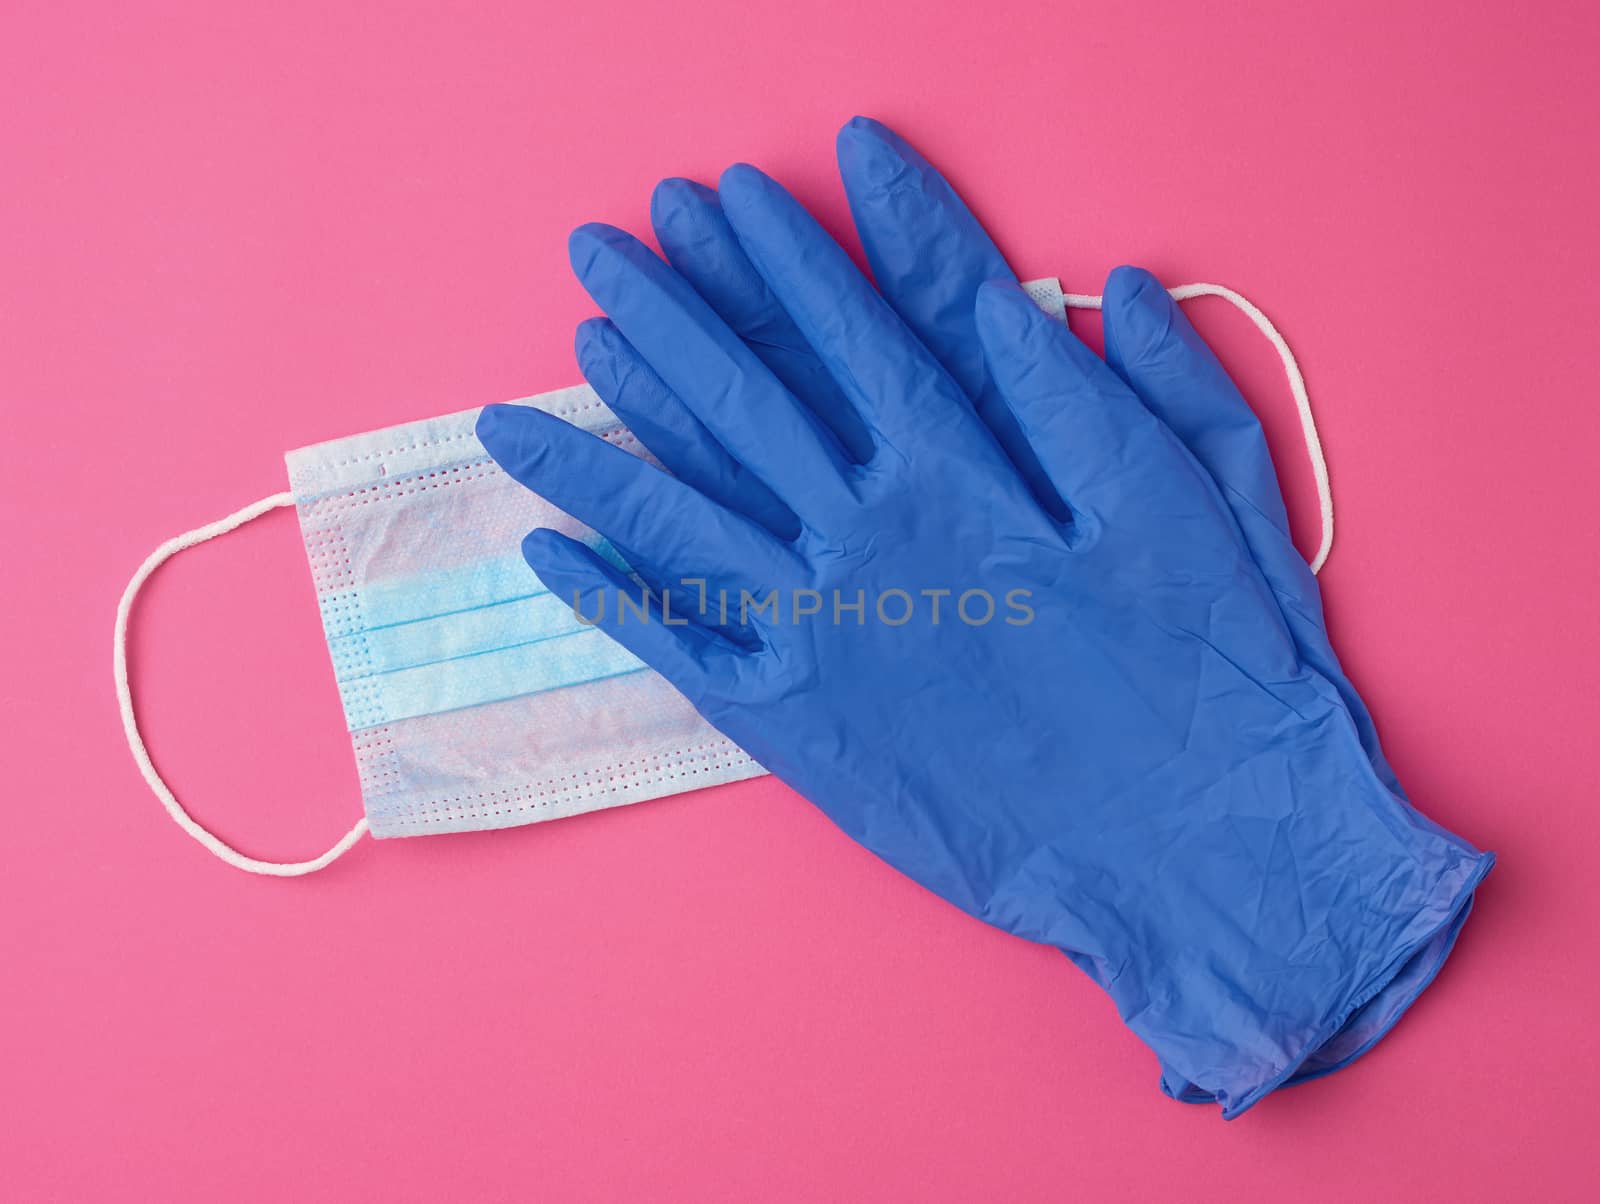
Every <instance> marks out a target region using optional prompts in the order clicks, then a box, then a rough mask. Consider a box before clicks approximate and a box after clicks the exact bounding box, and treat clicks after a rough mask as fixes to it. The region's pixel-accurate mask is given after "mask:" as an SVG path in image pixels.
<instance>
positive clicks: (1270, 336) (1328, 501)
mask: <svg viewBox="0 0 1600 1204" xmlns="http://www.w3.org/2000/svg"><path fill="white" fill-rule="evenodd" d="M1167 292H1168V293H1170V294H1171V295H1172V299H1173V300H1174V301H1188V300H1191V299H1192V298H1195V297H1221V298H1222V299H1223V300H1224V301H1226V302H1228V303H1229V304H1231V305H1232V306H1234V308H1236V309H1238V310H1239V311H1240V312H1241V313H1242V314H1244V316H1245V317H1247V318H1249V319H1250V321H1252V322H1254V323H1255V327H1256V329H1257V330H1259V331H1260V332H1261V333H1262V334H1263V335H1265V336H1266V338H1267V341H1268V342H1269V343H1271V344H1272V346H1273V348H1274V349H1275V350H1276V351H1277V353H1278V358H1279V359H1280V360H1282V361H1283V374H1284V375H1285V376H1287V377H1288V378H1289V392H1290V393H1292V394H1293V395H1294V406H1295V410H1296V412H1297V413H1298V414H1299V416H1300V434H1301V437H1302V438H1304V439H1305V444H1306V455H1307V456H1309V457H1310V459H1311V475H1312V476H1313V477H1314V478H1315V480H1316V483H1317V509H1318V511H1319V513H1320V514H1321V517H1322V542H1321V543H1320V544H1318V545H1317V554H1316V555H1315V556H1313V557H1312V558H1311V561H1310V563H1311V571H1312V572H1313V573H1318V572H1321V571H1322V566H1323V565H1324V564H1326V563H1327V562H1328V553H1329V552H1331V551H1333V490H1332V488H1331V487H1330V486H1329V484H1328V461H1327V460H1326V458H1324V456H1323V454H1322V439H1321V437H1320V436H1319V435H1318V434H1317V420H1316V418H1315V417H1314V416H1313V415H1312V413H1311V397H1310V395H1309V394H1308V393H1307V392H1306V381H1305V377H1303V376H1301V375H1300V365H1299V364H1298V363H1297V362H1296V361H1295V358H1294V352H1292V351H1290V350H1289V344H1288V343H1287V342H1285V341H1284V337H1283V336H1282V335H1281V334H1279V333H1278V328H1277V327H1276V326H1274V325H1273V324H1272V320H1271V319H1270V318H1268V317H1267V315H1266V314H1264V313H1262V312H1261V310H1259V309H1258V308H1256V306H1255V305H1254V303H1252V302H1251V301H1250V300H1249V299H1248V298H1247V297H1244V296H1242V295H1241V294H1239V293H1236V292H1234V291H1233V290H1232V289H1231V288H1228V287H1226V286H1225V285H1221V284H1180V285H1179V286H1178V287H1177V288H1170V289H1168V290H1167ZM1062 299H1063V300H1064V301H1065V302H1066V306H1067V308H1068V309H1099V308H1100V303H1101V300H1102V298H1101V297H1099V296H1096V295H1095V294H1093V293H1066V294H1064V295H1063V298H1062Z"/></svg>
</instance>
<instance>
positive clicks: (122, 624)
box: [111, 493, 367, 878]
mask: <svg viewBox="0 0 1600 1204" xmlns="http://www.w3.org/2000/svg"><path fill="white" fill-rule="evenodd" d="M292 505H294V494H292V493H275V494H273V495H272V496H271V497H264V498H262V499H261V500H260V501H259V502H251V503H250V505H248V506H246V507H245V508H244V509H243V510H236V511H234V512H233V513H232V514H230V515H228V517H227V518H221V519H218V520H217V521H216V522H214V523H207V524H206V525H205V526H203V527H196V528H195V529H194V530H193V531H185V532H184V533H183V534H182V535H179V536H177V537H175V538H173V539H169V540H167V542H166V543H164V544H162V545H161V546H160V547H159V548H157V549H156V550H155V551H154V552H151V553H150V555H149V556H148V557H147V558H146V560H145V562H144V563H143V564H141V565H140V566H139V571H138V572H137V573H135V574H134V575H133V580H132V581H130V582H128V588H127V589H125V590H123V591H122V601H121V602H119V603H117V629H116V634H115V637H114V638H113V641H112V645H111V657H112V670H113V672H114V673H115V674H116V678H117V702H118V704H119V705H120V706H121V707H122V731H123V734H124V735H126V736H127V737H128V750H129V751H130V752H132V753H133V759H134V761H135V762H136V763H137V764H138V766H139V772H140V773H142V774H143V775H144V780H145V781H146V782H147V783H149V786H150V789H151V790H153V791H154V792H155V796H156V797H157V798H158V799H160V800H161V805H162V806H163V807H165V808H166V809H167V814H168V815H170V816H172V820H173V822H174V823H176V824H177V825H178V827H180V828H182V829H183V830H184V831H185V832H187V833H188V834H189V835H190V836H192V837H194V838H195V839H196V840H197V841H199V842H200V843H201V844H203V845H204V846H205V847H206V848H207V849H209V850H210V851H211V853H212V855H213V856H215V857H217V858H218V859H220V860H222V861H226V862H227V863H228V864H229V865H231V866H233V867H234V868H235V869H241V870H246V871H248V872H250V873H252V874H269V875H271V876H272V877H274V878H297V877H299V876H300V875H301V874H309V873H313V872H314V871H316V870H320V869H322V868H324V867H325V866H328V865H331V864H332V863H333V862H334V861H336V860H337V859H338V858H340V857H342V856H343V855H344V854H345V853H346V852H348V851H349V849H350V846H351V845H353V844H355V842H356V841H358V840H360V839H361V837H362V836H363V835H364V834H365V832H366V830H367V817H366V816H365V815H363V816H362V817H361V818H360V819H359V820H357V821H356V826H355V827H353V828H351V829H350V830H349V831H348V832H346V833H345V834H344V836H343V837H341V838H340V840H339V843H338V844H336V845H334V846H333V848H331V849H329V850H328V851H327V852H326V853H324V854H322V856H320V857H313V858H312V859H311V860H310V861H257V860H256V859H255V858H254V857H246V856H245V855H244V854H243V853H241V852H239V850H238V849H235V848H233V847H232V846H231V845H227V844H224V843H223V842H222V841H221V840H219V839H217V837H216V836H214V835H212V834H211V833H210V832H208V831H206V830H205V829H204V828H202V827H201V826H200V825H199V824H198V823H196V822H195V820H194V818H193V817H192V816H191V815H190V814H189V813H188V812H187V811H185V810H184V809H183V806H182V804H180V803H179V802H178V799H177V797H176V796H175V795H174V794H173V793H172V789H171V788H170V787H169V786H168V785H167V784H166V782H164V781H162V780H161V775H160V774H159V773H157V772H156V767H155V765H154V764H152V763H151V760H150V751H149V749H147V748H145V746H144V737H142V736H141V735H140V734H139V721H138V720H137V719H136V718H134V714H133V693H132V691H131V690H130V689H129V688H128V615H129V613H130V612H131V611H132V610H133V599H134V597H135V596H136V595H137V594H138V593H139V589H140V587H141V586H143V585H144V583H145V580H146V579H147V578H148V577H149V576H150V574H151V573H153V572H155V571H156V568H157V567H158V566H159V565H160V564H161V562H162V561H164V560H167V559H168V558H169V557H172V556H174V555H176V554H177V553H179V552H181V551H183V550H184V549H185V548H192V547H194V545H195V544H197V543H204V542H205V541H206V540H208V539H215V538H216V537H217V536H219V535H225V534H227V533H228V532H229V531H232V530H233V529H234V528H235V527H238V526H241V525H242V524H244V523H247V522H249V521H250V520H251V519H253V518H260V517H261V516H262V515H263V514H265V513H267V511H269V510H276V509H277V508H278V507H279V506H292Z"/></svg>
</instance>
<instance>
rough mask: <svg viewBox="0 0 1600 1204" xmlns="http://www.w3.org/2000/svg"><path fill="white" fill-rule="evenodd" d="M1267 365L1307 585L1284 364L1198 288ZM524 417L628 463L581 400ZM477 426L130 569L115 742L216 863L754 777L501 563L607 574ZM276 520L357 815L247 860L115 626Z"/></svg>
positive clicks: (298, 485) (523, 572) (1047, 284)
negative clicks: (553, 546) (204, 805)
mask: <svg viewBox="0 0 1600 1204" xmlns="http://www.w3.org/2000/svg"><path fill="white" fill-rule="evenodd" d="M1024 287H1025V288H1027V289H1028V291H1029V293H1030V294H1031V295H1032V296H1033V298H1034V300H1035V301H1036V302H1037V303H1038V304H1039V306H1040V308H1041V309H1043V310H1044V311H1045V312H1047V313H1051V314H1053V315H1054V316H1056V317H1058V318H1060V319H1062V320H1063V321H1064V320H1065V317H1066V314H1065V310H1066V309H1067V308H1083V309H1089V308H1099V304H1100V298H1099V297H1098V296H1093V295H1088V294H1063V293H1062V291H1061V287H1060V284H1059V282H1058V281H1056V280H1053V279H1050V280H1040V281H1034V282H1031V283H1029V284H1027V285H1025V286H1024ZM1172 293H1173V295H1174V296H1175V297H1177V298H1178V299H1180V300H1184V299H1187V298H1190V297H1196V296H1220V297H1223V298H1224V299H1226V300H1228V301H1230V302H1231V303H1233V304H1234V305H1235V306H1237V307H1238V308H1240V309H1241V310H1242V311H1243V312H1245V313H1246V314H1247V315H1248V316H1249V317H1250V318H1251V320H1252V321H1253V322H1254V323H1255V324H1256V326H1257V327H1258V328H1259V329H1260V330H1261V332H1262V333H1263V334H1264V335H1265V336H1266V337H1267V338H1268V339H1269V340H1270V341H1271V342H1272V343H1273V345H1274V347H1275V348H1276V349H1277V351H1278V353H1279V356H1280V357H1281V358H1282V360H1283V364H1284V368H1285V371H1286V373H1287V375H1288V378H1289V383H1290V388H1291V391H1292V392H1293V394H1294V397H1295V402H1296V406H1297V408H1298V410H1299V415H1300V420H1301V426H1302V429H1303V431H1304V434H1305V439H1306V445H1307V448H1308V451H1309V453H1310V456H1311V461H1312V468H1313V472H1314V474H1315V479H1316V485H1317V491H1318V497H1319V500H1320V502H1321V511H1322V524H1323V526H1322V542H1321V545H1320V547H1319V550H1318V553H1317V556H1316V557H1315V558H1314V560H1313V562H1312V568H1313V570H1316V569H1320V568H1321V566H1322V562H1323V561H1324V560H1326V558H1327V555H1328V551H1329V549H1330V547H1331V543H1332V535H1333V513H1332V503H1331V499H1330V495H1329V490H1328V480H1327V470H1326V467H1325V465H1324V462H1323V457H1322V451H1321V446H1320V444H1319V442H1318V438H1317V433H1316V426H1315V423H1314V421H1313V419H1312V416H1311V410H1310V404H1309V401H1308V400H1307V397H1306V391H1305V385H1304V382H1303V380H1302V379H1301V376H1300V372H1299V369H1298V367H1297V366H1296V364H1295V361H1294V357H1293V354H1292V353H1291V352H1290V351H1289V348H1288V346H1287V344H1286V343H1285V342H1284V341H1283V338H1282V336H1280V335H1279V334H1278V332H1277V330H1275V329H1274V328H1273V326H1272V324H1271V323H1270V322H1268V321H1267V319H1266V317H1265V315H1263V314H1262V313H1261V311H1260V310H1258V309H1256V308H1255V306H1253V305H1251V304H1250V302H1248V301H1246V300H1245V299H1244V298H1243V297H1241V296H1239V295H1238V294H1237V293H1234V292H1232V291H1231V290H1228V289H1224V288H1222V287H1221V286H1218V285H1206V284H1199V285H1185V286H1183V287H1181V288H1177V289H1173V290H1172ZM518 404H523V405H531V406H535V407H537V408H539V409H541V410H545V411H547V412H549V413H551V414H555V415H557V416H558V417H561V418H564V419H566V420H567V421H569V422H571V423H573V424H575V425H577V426H580V427H582V428H583V429H585V430H588V431H590V432H592V433H594V434H596V435H599V436H600V437H601V438H604V439H606V440H608V441H610V442H612V443H615V444H616V445H617V446H619V447H621V448H624V449H625V450H627V451H630V452H632V453H634V454H636V455H639V456H642V457H644V458H646V459H649V458H650V457H649V455H648V453H647V452H646V451H645V450H644V448H643V446H642V445H641V444H640V443H639V442H638V441H637V440H636V439H635V438H634V436H633V434H632V433H631V432H630V431H628V430H627V429H626V427H624V426H623V425H622V423H621V422H620V421H619V420H618V419H617V417H616V415H615V414H613V413H612V412H611V411H610V410H609V409H608V408H607V407H606V406H605V404H604V403H603V402H601V400H600V399H599V397H597V396H596V395H595V393H594V391H593V390H592V389H590V388H589V387H588V386H587V385H580V386H576V387H573V388H568V389H559V390H556V391H555V392H552V393H545V394H541V395H539V396H537V397H531V398H527V399H525V400H523V401H522V402H520V403H518ZM478 413H479V411H478V410H476V409H474V410H468V411H465V412H462V413H458V414H449V415H445V416H443V417H439V418H431V419H427V420H425V421H421V422H412V423H407V424H404V425H402V426H396V427H390V428H387V429H384V430H379V431H371V432H368V433H366V434H361V435H353V436H350V437H349V438H345V439H337V440H334V441H332V442H329V443H320V444H317V445H315V446H312V447H306V448H301V449H300V450H298V451H292V452H290V453H289V454H288V455H287V457H286V462H287V466H288V472H289V483H290V490H289V491H288V492H286V493H280V494H274V495H272V496H270V497H267V498H263V499H262V500H261V501H259V502H256V503H254V504H252V505H250V506H247V507H245V508H244V509H242V510H240V511H238V512H236V513H234V514H232V515H229V516H228V517H227V518H224V519H221V520H219V521H218V522H215V523H212V524H209V525H207V526H205V527H201V528H198V529H196V530H194V531H190V532H187V533H185V534H184V535H180V536H178V537H176V538H175V539H172V540H168V541H167V542H166V543H164V544H162V545H161V547H159V548H157V549H156V551H155V552H153V553H152V554H151V555H150V557H149V558H148V559H146V561H145V562H144V564H143V565H141V566H140V568H139V570H138V572H137V573H136V574H135V575H134V577H133V580H132V581H130V582H129V584H128V587H127V590H126V591H125V592H124V594H123V597H122V601H121V604H120V605H119V607H118V610H117V623H116V633H115V646H114V672H115V678H116V684H117V691H118V697H119V700H120V703H121V707H122V718H123V727H124V731H125V733H126V735H127V738H128V745H129V748H130V749H131V750H132V752H133V755H134V759H135V761H136V762H137V763H138V765H139V768H140V770H141V772H142V773H143V775H144V777H145V780H146V781H147V782H148V783H149V785H150V787H151V789H152V790H153V791H154V792H155V794H156V796H157V797H158V798H159V799H160V800H161V801H162V803H163V805H164V806H165V807H166V809H167V811H168V813H169V814H170V815H171V816H172V818H173V819H174V820H175V821H176V822H177V823H178V824H179V825H180V826H182V827H183V828H184V829H185V831H187V832H189V834H190V835H191V836H193V837H194V838H195V839H196V840H198V841H200V843H202V844H204V845H205V846H206V847H207V848H208V849H210V850H211V851H212V852H213V853H215V854H216V855H217V856H218V857H220V858H221V859H223V860H225V861H227V862H228V863H229V864H231V865H234V866H237V867H238V868H240V869H245V870H249V871H251V872H254V873H261V874H271V875H276V876H295V875H299V874H304V873H308V872H311V871H312V870H316V869H321V868H322V867H323V866H325V865H327V864H329V863H330V862H331V861H333V860H334V859H335V858H337V857H339V856H340V855H342V854H343V853H344V852H345V851H346V850H347V849H349V848H350V846H351V845H353V844H354V843H355V842H356V841H357V840H358V839H360V837H361V836H362V834H363V833H364V832H367V831H369V830H370V831H371V833H372V834H373V835H374V836H378V837H388V836H418V835H424V834H429V833H438V832H464V831H472V830H479V829H486V828H504V827H512V826H515V825H519V824H528V823H537V822H539V821H542V820H549V819H559V818H561V817H563V816H569V815H578V814H581V813H583V812H587V811H596V810H600V809H602V808H605V807H615V806H620V805H622V804H624V803H634V802H640V801H643V800H645V799H652V798H660V797H663V796H665V795H671V794H677V793H679V792H681V791H685V790H694V789H698V788H700V787H703V786H714V785H718V784H721V783H724V782H734V781H739V780H741V779H744V778H750V777H755V776H757V775H760V774H762V773H764V772H765V770H763V769H762V768H761V766H760V765H758V764H757V763H756V762H755V761H753V760H752V759H751V758H750V757H749V756H748V755H747V754H745V753H744V752H743V751H742V750H741V749H739V748H738V747H737V746H736V745H735V744H733V742H732V741H730V740H728V739H727V737H725V736H723V735H722V734H721V733H719V732H718V731H717V730H716V729H715V728H713V727H712V726H711V725H710V724H708V723H707V722H706V721H705V720H704V719H702V718H701V717H700V715H699V714H698V713H697V712H696V711H695V710H694V708H693V707H692V706H691V705H690V704H689V703H688V701H687V700H685V699H684V698H683V697H682V695H680V694H678V692H677V691H676V690H674V689H673V688H672V687H671V686H670V685H668V684H667V682H666V680H665V679H664V678H662V677H660V676H659V675H657V674H656V673H654V672H652V671H651V670H650V669H649V668H647V667H646V666H645V665H644V664H643V663H642V662H641V661H639V660H638V659H637V658H635V657H634V656H633V655H632V654H631V653H629V652H627V651H625V650H624V649H623V648H622V647H621V646H620V645H618V644H616V643H614V642H613V641H612V640H611V639H610V638H609V637H608V636H606V635H605V634H604V633H603V632H602V631H600V630H599V629H598V628H594V627H590V626H587V625H585V624H582V623H580V622H579V621H578V619H577V617H576V616H575V615H574V614H573V611H572V608H571V607H570V605H569V604H568V603H567V602H566V601H564V600H562V599H560V598H557V597H555V596H554V595H552V594H551V593H550V592H549V591H548V590H546V589H545V588H544V587H543V586H542V585H541V584H540V582H539V580H538V578H537V577H535V576H534V574H533V573H532V571H531V570H530V569H529V568H528V567H527V565H526V564H525V563H524V562H523V560H522V558H521V556H520V555H519V554H518V551H517V549H518V548H519V547H520V544H521V540H522V537H523V535H525V534H526V533H527V532H528V531H529V530H530V529H532V528H534V527H551V528H554V529H555V530H558V531H562V532H564V533H566V534H569V535H572V536H574V537H576V538H579V539H582V540H584V541H585V542H587V543H589V544H590V545H591V546H593V547H595V548H597V550H599V551H600V552H601V554H602V555H605V556H607V557H608V558H611V559H613V560H614V561H615V562H616V563H618V564H619V566H621V567H624V568H625V567H626V565H625V564H624V563H623V562H622V561H621V559H620V557H618V556H617V554H616V553H615V551H614V550H612V549H611V548H609V546H608V545H606V544H605V542H604V541H603V540H602V539H601V538H600V537H599V536H598V535H596V534H595V533H594V532H592V531H590V530H589V529H588V528H587V527H584V526H583V525H582V524H580V523H578V522H576V521H575V520H574V519H572V518H571V517H569V516H568V515H566V514H564V513H562V512H561V511H559V510H557V509H556V508H555V507H553V506H551V505H550V504H549V503H548V502H546V501H544V500H543V499H542V498H540V497H538V496H537V495H535V494H533V493H530V492H529V491H528V490H527V489H525V488H524V487H522V486H521V485H519V484H517V483H516V482H515V481H513V480H512V479H511V478H510V477H509V476H507V475H506V474H505V473H503V472H501V471H500V469H499V468H498V467H497V466H496V465H495V464H494V463H493V461H491V460H490V458H489V455H488V453H487V452H485V451H484V449H483V446H482V445H481V444H480V443H479V442H478V439H477V436H476V435H475V434H474V432H473V427H474V424H475V423H476V421H477V417H478ZM288 505H293V506H294V507H295V509H296V511H297V513H298V515H299V519H300V530H301V535H302V537H303V539H304V542H305V548H306V555H307V557H308V559H309V561H310V564H311V574H312V579H313V582H314V583H315V586H316V592H317V602H318V605H319V607H320V608H321V612H322V622H323V630H324V633H325V634H326V636H327V641H328V649H329V653H330V655H331V657H332V661H333V667H334V676H335V679H336V681H337V683H338V687H339V694H340V698H341V700H342V702H343V705H344V714H345V722H346V726H347V728H348V729H349V732H350V739H351V744H352V746H353V748H354V750H355V757H356V767H357V770H358V774H359V779H360V785H361V799H362V805H363V808H364V810H365V815H364V816H363V818H362V819H360V820H359V821H357V823H356V825H355V826H354V827H353V828H352V829H351V830H350V831H349V832H348V833H346V834H345V836H344V837H343V838H342V839H341V840H340V841H339V842H338V843H337V844H336V845H334V847H333V848H330V849H329V850H328V851H327V852H326V853H324V854H322V855H321V856H320V857H317V858H313V859H311V860H309V861H301V862H288V863H283V862H272V861H260V860H257V859H255V858H251V857H247V856H245V855H243V854H241V853H239V852H238V851H237V850H235V849H233V848H231V847H230V846H228V845H227V844H225V843H223V842H222V841H221V840H219V839H218V838H217V837H216V836H214V835H213V834H212V833H210V832H208V831H207V830H206V829H205V828H204V827H202V826H201V825H200V824H199V823H197V822H196V821H195V820H194V819H193V818H192V817H191V816H190V815H189V814H188V813H187V812H186V811H185V810H184V808H183V807H182V805H181V804H180V803H179V802H178V801H177V798H176V797H175V796H174V795H173V793H172V791H171V789H170V788H169V787H168V786H167V785H166V783H165V782H164V781H163V780H162V778H161V776H160V774H159V773H158V772H157V771H156V769H155V766H154V765H153V763H152V762H151V759H150V756H149V752H148V750H147V749H146V748H145V745H144V741H143V739H142V737H141V736H140V733H139V728H138V722H137V718H136V715H135V711H134V705H133V699H132V693H131V690H130V687H129V682H128V672H127V654H126V641H127V625H128V620H129V616H130V614H131V611H132V607H133V602H134V598H135V596H136V595H137V593H138V591H139V588H140V586H142V585H143V583H144V581H145V580H146V579H147V578H148V577H149V575H150V574H151V573H152V572H153V571H154V570H155V568H156V567H157V566H158V565H160V564H161V563H162V562H163V561H165V560H166V559H168V558H169V557H170V556H172V555H174V554H175V553H177V552H179V551H181V550H183V549H184V548H188V547H191V546H193V545H194V544H196V543H200V542H203V541H204V540H207V539H211V538H214V537H216V536H218V535H221V534H224V533H225V532H227V531H231V530H233V529H234V528H235V527H237V526H239V525H240V524H242V523H245V522H248V521H250V520H251V519H253V518H256V517H259V516H260V515H262V514H264V513H267V512H268V511H270V510H273V509H276V508H278V507H280V506H288Z"/></svg>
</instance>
